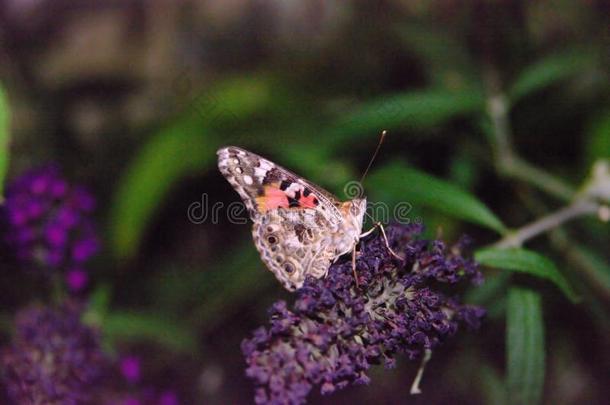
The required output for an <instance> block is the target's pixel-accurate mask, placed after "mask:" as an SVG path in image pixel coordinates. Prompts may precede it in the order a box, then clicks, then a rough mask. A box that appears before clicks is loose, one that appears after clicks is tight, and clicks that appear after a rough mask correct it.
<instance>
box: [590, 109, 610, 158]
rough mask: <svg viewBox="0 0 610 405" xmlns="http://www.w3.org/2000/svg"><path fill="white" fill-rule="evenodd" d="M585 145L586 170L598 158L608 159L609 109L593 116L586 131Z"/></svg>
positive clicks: (609, 137)
mask: <svg viewBox="0 0 610 405" xmlns="http://www.w3.org/2000/svg"><path fill="white" fill-rule="evenodd" d="M585 146H586V148H585V163H586V165H587V167H586V169H587V170H590V168H591V166H592V165H593V163H594V162H595V161H597V160H599V159H610V110H607V111H605V112H604V113H603V114H601V115H599V116H597V117H596V118H595V120H594V121H593V123H592V124H591V126H590V128H589V129H588V131H587V138H586V144H585Z"/></svg>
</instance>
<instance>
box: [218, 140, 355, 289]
mask: <svg viewBox="0 0 610 405" xmlns="http://www.w3.org/2000/svg"><path fill="white" fill-rule="evenodd" d="M217 155H218V168H219V169H220V172H221V173H222V174H223V175H224V176H225V177H226V179H227V180H228V181H229V183H230V184H231V185H232V186H233V188H235V190H236V191H237V192H238V193H239V195H240V197H241V198H242V200H243V202H244V204H245V205H246V208H247V209H248V212H249V214H250V218H251V219H252V221H253V222H254V225H253V227H252V236H253V238H254V244H255V245H256V248H257V249H258V251H259V253H260V255H261V259H262V260H263V262H264V263H265V264H266V265H267V267H268V268H269V270H271V271H272V272H273V274H275V276H276V277H277V279H278V280H279V281H280V282H281V283H282V285H283V286H284V287H285V288H287V289H288V290H290V291H294V290H296V289H298V288H300V287H301V286H302V285H303V282H304V281H305V277H306V276H308V275H311V276H314V277H316V278H321V277H324V276H325V275H326V273H327V272H328V268H329V267H330V265H331V264H332V263H333V262H334V261H335V260H336V259H337V258H338V257H339V256H342V255H344V254H346V253H349V252H353V250H354V249H355V246H356V244H357V243H358V240H359V239H360V236H361V232H362V222H363V218H364V214H365V212H366V198H356V199H353V200H350V201H346V202H341V201H339V200H338V199H337V198H336V197H335V196H334V195H332V194H331V193H329V192H328V191H326V190H324V189H322V188H320V187H318V186H316V185H314V184H312V183H310V182H308V181H307V180H305V179H303V178H301V177H299V176H297V175H296V174H294V173H292V172H290V171H288V170H286V169H284V168H282V167H280V166H278V165H276V164H274V163H273V162H271V161H269V160H267V159H264V158H262V157H260V156H258V155H256V154H254V153H252V152H248V151H247V150H244V149H241V148H237V147H235V146H228V147H225V148H222V149H219V150H218V152H217Z"/></svg>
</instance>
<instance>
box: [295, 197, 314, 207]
mask: <svg viewBox="0 0 610 405" xmlns="http://www.w3.org/2000/svg"><path fill="white" fill-rule="evenodd" d="M316 203H317V198H316V197H315V196H314V195H313V194H309V195H308V196H307V197H305V196H301V198H300V199H299V206H301V207H303V208H316Z"/></svg>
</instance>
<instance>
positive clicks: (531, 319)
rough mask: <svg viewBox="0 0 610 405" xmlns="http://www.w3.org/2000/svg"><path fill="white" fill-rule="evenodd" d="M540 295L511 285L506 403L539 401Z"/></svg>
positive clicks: (541, 377)
mask: <svg viewBox="0 0 610 405" xmlns="http://www.w3.org/2000/svg"><path fill="white" fill-rule="evenodd" d="M540 301H541V300H540V295H539V294H538V293H536V292H534V291H532V290H528V289H524V288H517V287H513V288H511V289H510V291H509V293H508V308H507V316H506V323H507V325H506V351H507V353H506V357H507V362H508V367H507V369H508V373H507V387H508V396H509V403H511V404H522V405H529V404H538V403H540V402H541V399H542V390H543V385H544V361H545V360H544V358H545V346H544V323H543V319H542V305H541V302H540Z"/></svg>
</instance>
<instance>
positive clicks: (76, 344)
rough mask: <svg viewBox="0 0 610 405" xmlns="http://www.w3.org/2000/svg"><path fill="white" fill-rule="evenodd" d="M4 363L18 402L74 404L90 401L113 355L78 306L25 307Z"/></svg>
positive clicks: (8, 382)
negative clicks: (82, 317) (102, 345)
mask: <svg viewBox="0 0 610 405" xmlns="http://www.w3.org/2000/svg"><path fill="white" fill-rule="evenodd" d="M2 364H3V366H4V370H5V378H4V379H5V383H6V387H7V389H8V393H9V396H10V397H11V399H12V400H13V401H15V403H19V404H66V405H71V404H82V403H88V402H89V401H90V399H91V397H92V394H93V390H94V388H95V387H96V384H97V383H98V382H99V381H100V379H101V377H102V376H103V373H104V369H105V367H106V365H107V360H106V357H105V355H104V354H103V352H102V350H101V349H100V339H99V336H98V334H97V332H96V331H95V330H93V329H91V328H89V327H87V326H85V325H83V324H82V323H81V321H80V312H79V311H78V310H77V309H75V308H73V307H70V306H68V305H65V306H63V307H61V308H59V309H47V308H40V307H30V308H27V309H25V310H22V311H20V312H19V313H18V314H17V317H16V321H15V335H14V338H13V343H12V345H11V346H10V347H8V348H7V349H5V351H4V352H3V354H2Z"/></svg>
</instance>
